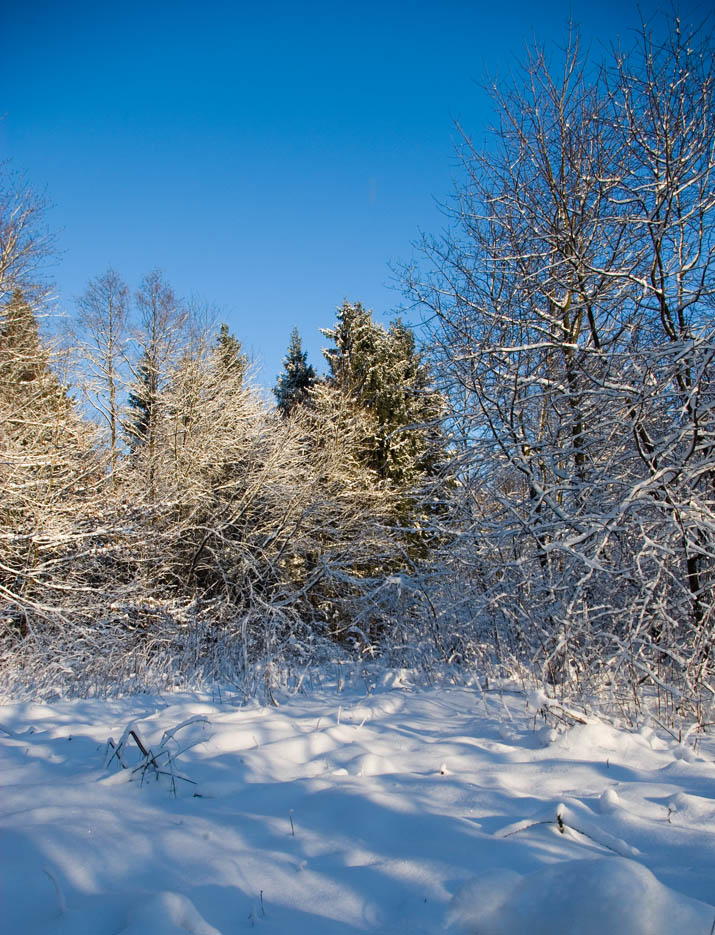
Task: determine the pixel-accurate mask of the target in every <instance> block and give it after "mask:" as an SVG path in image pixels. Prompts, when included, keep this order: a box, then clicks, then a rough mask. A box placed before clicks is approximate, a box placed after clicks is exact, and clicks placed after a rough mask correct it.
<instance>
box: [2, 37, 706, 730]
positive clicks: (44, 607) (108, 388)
mask: <svg viewBox="0 0 715 935" xmlns="http://www.w3.org/2000/svg"><path fill="white" fill-rule="evenodd" d="M658 29H660V27H659V26H658ZM714 89H715V68H714V65H713V45H712V40H711V36H710V34H708V33H706V32H705V31H704V30H686V29H684V28H683V27H682V26H681V24H680V22H678V21H676V22H675V24H674V26H673V28H672V29H669V30H662V29H661V30H660V32H658V30H657V29H656V30H655V31H652V32H651V31H649V30H648V29H647V28H645V27H644V28H643V30H642V32H641V34H640V36H639V37H638V39H637V41H636V44H635V45H634V46H633V47H632V48H629V49H627V50H623V49H618V48H617V49H616V50H615V51H614V53H613V55H612V56H611V57H610V58H607V59H605V60H604V61H602V62H598V63H594V62H591V61H589V60H588V59H587V57H585V56H583V55H582V54H581V52H580V50H579V47H578V43H577V41H576V40H575V38H574V37H573V36H572V39H571V42H570V44H569V46H568V47H567V48H566V49H565V50H564V51H562V52H559V53H558V54H555V55H554V61H550V60H549V59H548V58H547V56H546V54H545V53H544V52H543V51H541V50H536V51H534V52H533V53H532V54H531V56H530V57H529V58H528V60H527V61H526V63H525V66H524V70H523V73H522V74H521V75H520V76H516V77H515V78H514V79H513V81H512V83H511V84H510V85H509V86H503V85H502V86H499V87H498V88H495V90H494V102H495V108H496V113H497V125H496V128H495V131H494V133H493V135H492V137H491V138H490V139H489V140H488V141H487V143H486V145H485V147H484V148H478V147H476V146H475V145H474V144H473V143H472V141H471V140H470V139H469V137H468V136H466V134H465V135H464V138H463V146H462V148H461V150H460V155H461V161H462V170H463V176H462V178H463V182H462V184H461V185H460V186H458V188H457V190H456V194H455V197H454V199H453V201H452V202H451V205H450V207H449V213H450V219H451V223H450V225H449V227H448V229H447V232H446V233H445V234H444V235H443V236H442V237H436V238H429V237H426V238H424V240H423V241H422V243H421V245H420V246H421V250H422V259H421V260H420V261H419V262H418V263H417V262H416V263H415V264H414V265H412V266H409V267H408V268H406V269H405V270H404V286H405V292H406V295H407V296H408V298H409V299H410V300H411V301H412V302H413V303H414V307H415V308H417V309H420V310H421V313H422V315H423V317H424V319H425V327H424V329H423V331H422V332H421V335H422V343H421V346H420V347H417V346H416V344H415V338H414V335H413V332H412V331H411V330H410V329H409V328H407V327H405V326H404V325H403V324H402V323H401V322H400V321H399V320H397V321H395V322H394V323H393V324H392V325H391V326H390V327H389V328H383V327H382V326H379V325H377V324H376V323H375V322H374V321H373V320H372V317H371V315H370V313H369V312H368V311H366V310H365V309H363V308H362V307H361V306H360V305H350V304H345V305H344V306H343V307H342V308H341V309H340V310H339V312H338V316H337V320H336V322H335V323H334V325H333V327H331V328H327V329H326V331H325V335H326V337H327V338H328V340H329V342H330V344H331V347H330V348H329V350H328V351H327V352H326V357H327V362H328V368H329V369H328V374H327V376H326V377H325V378H322V379H318V378H317V377H316V374H315V371H314V369H313V368H312V367H311V366H310V365H309V364H308V362H307V358H306V355H305V354H304V352H303V350H302V347H301V344H300V338H299V336H298V334H297V332H294V334H293V336H292V338H291V342H290V346H289V350H288V354H287V356H286V361H285V369H284V372H283V373H282V374H281V377H280V378H279V381H278V383H277V385H276V388H275V395H276V401H277V406H275V407H272V406H269V405H267V404H266V402H265V401H264V400H263V399H262V398H261V397H260V395H259V394H257V392H256V390H255V389H254V388H252V386H251V384H250V378H249V370H250V368H248V362H247V361H246V359H245V356H244V355H243V353H242V351H241V347H240V344H239V342H238V341H237V340H236V338H235V337H233V336H232V335H231V334H230V333H229V332H228V329H226V328H225V327H224V328H221V329H219V330H218V331H215V330H213V331H212V330H211V329H208V330H207V329H206V328H205V327H202V326H200V324H199V321H198V316H197V315H196V314H191V313H190V310H188V309H186V308H184V306H183V305H182V303H180V302H178V301H177V300H176V298H175V297H174V296H173V294H172V292H171V290H170V289H169V288H168V286H167V285H166V283H164V282H163V280H162V278H161V276H160V275H159V274H157V273H153V274H150V275H149V276H148V277H147V278H146V279H145V280H144V282H143V283H142V284H141V285H140V286H139V288H138V290H137V292H136V294H135V297H134V299H133V300H132V302H131V303H129V292H128V290H127V288H126V287H125V286H124V284H123V283H122V282H121V280H120V279H119V277H117V276H116V274H114V273H112V272H111V271H110V272H108V273H107V274H105V275H104V276H102V277H100V278H99V279H97V280H95V281H93V282H92V283H91V284H90V286H89V288H88V290H87V293H86V294H85V296H84V297H83V299H82V300H81V302H80V307H79V313H80V314H79V318H78V328H79V330H78V332H77V340H76V341H75V344H81V345H82V347H83V348H84V361H85V363H84V371H85V379H84V380H83V381H82V383H81V385H82V386H83V387H84V392H85V394H86V398H87V400H89V401H90V402H91V403H92V405H93V406H94V407H95V408H96V410H97V412H98V414H99V418H100V420H101V421H102V424H103V429H104V435H103V439H104V441H102V442H100V441H99V438H98V435H97V429H96V427H93V425H92V423H90V422H89V421H88V420H86V419H83V418H80V415H79V409H78V407H77V406H76V405H74V404H73V403H72V402H71V400H70V398H69V396H68V391H67V389H66V380H65V378H64V377H63V378H60V377H59V376H58V373H59V370H58V369H57V367H56V366H51V365H50V361H49V358H48V352H47V350H46V348H45V347H44V346H43V344H42V342H41V341H40V340H39V337H38V333H37V318H38V316H39V315H40V314H41V313H42V308H43V306H42V301H41V296H40V295H39V293H38V290H37V288H36V286H35V285H34V283H35V279H34V278H33V275H32V271H33V265H34V261H35V259H37V258H38V257H39V256H40V255H41V253H42V251H43V249H44V247H45V245H44V243H43V240H42V238H38V236H37V231H38V229H39V228H38V226H37V224H36V221H37V210H36V209H37V206H36V203H35V202H34V201H33V200H32V199H31V198H30V197H29V196H28V194H27V193H26V192H23V191H15V192H14V193H9V194H8V195H7V197H6V201H5V207H4V208H3V213H2V220H1V222H0V226H1V231H0V233H1V234H2V243H3V257H4V259H3V261H2V262H3V265H2V267H0V273H1V275H2V277H3V278H2V280H0V284H1V286H2V292H1V293H0V298H2V309H3V312H2V315H3V320H2V331H1V332H0V335H1V337H2V343H1V344H0V367H2V374H3V380H2V388H0V405H1V406H2V412H1V414H0V432H1V433H2V434H1V435H0V438H1V439H2V445H3V460H2V471H3V474H2V480H1V482H0V483H1V484H2V487H1V489H2V498H3V502H2V524H3V525H2V533H1V534H2V536H3V542H4V543H6V545H5V546H4V547H3V557H2V563H1V566H0V595H1V599H2V602H3V614H4V617H3V641H4V642H3V646H4V650H3V651H4V663H3V665H4V668H5V669H6V670H7V671H10V670H12V671H17V670H18V668H23V667H24V669H25V671H27V670H28V667H29V668H32V667H33V666H34V667H35V668H34V669H33V671H36V670H37V667H38V665H39V664H40V663H39V660H42V665H43V666H48V667H49V670H50V671H52V672H53V673H54V674H55V675H56V676H57V677H58V678H63V677H64V675H63V673H68V679H69V680H70V681H71V678H79V676H80V675H82V677H83V678H85V679H86V674H87V673H89V672H94V671H96V672H97V673H98V676H97V677H98V679H99V678H100V674H101V678H105V677H106V675H107V673H111V677H112V678H122V679H127V678H130V677H131V678H136V679H137V682H138V683H141V681H142V679H144V678H145V677H146V673H149V672H160V671H161V672H164V673H165V674H166V675H167V678H168V677H170V676H171V673H177V672H179V673H180V672H189V671H191V672H193V673H194V674H196V673H199V674H200V673H203V674H204V675H206V677H232V676H235V675H236V674H237V673H240V672H247V671H248V669H249V668H250V666H251V664H252V663H253V661H254V660H256V659H262V660H264V661H265V662H267V664H269V665H270V663H271V661H275V660H278V659H280V660H282V661H285V660H287V659H292V660H293V661H294V662H298V661H300V660H304V661H305V662H306V664H308V663H310V662H311V661H315V660H316V659H318V658H321V654H322V655H323V656H324V655H326V654H327V655H330V653H331V652H333V651H334V650H335V651H337V650H339V651H345V652H348V651H350V652H357V653H360V654H378V653H382V654H388V655H391V656H392V658H393V659H395V660H400V661H404V662H415V661H418V660H422V661H427V662H430V663H434V662H435V661H439V662H440V663H448V664H459V665H461V666H462V667H463V668H467V669H471V670H472V671H474V670H477V671H479V672H482V673H483V672H485V671H500V672H502V673H504V672H511V673H512V674H514V673H524V674H528V675H529V676H531V677H533V676H537V677H539V678H542V679H543V680H544V681H545V682H547V683H548V684H550V685H552V686H558V687H559V689H560V690H563V691H581V692H599V691H602V690H604V689H607V690H608V691H610V692H611V693H612V695H613V698H614V700H615V701H617V702H618V703H620V704H622V705H623V706H624V707H628V708H632V707H633V705H634V704H635V705H636V706H638V705H640V704H644V703H645V702H646V700H647V699H648V698H650V697H652V698H654V699H655V701H656V707H655V708H654V709H653V711H654V712H655V714H656V716H661V717H663V718H665V719H666V720H667V721H668V722H669V723H672V722H674V721H676V720H677V719H678V718H680V717H687V718H691V717H695V718H696V719H697V720H698V722H699V723H701V724H704V723H707V722H708V721H709V720H712V704H713V697H714V696H715V690H714V685H713V678H714V676H715V673H714V664H713V649H712V646H713V637H714V636H715V610H714V602H713V584H714V581H715V389H714V383H713V375H714V368H715V327H714V320H715V276H714V269H715V262H714V261H715V233H714V231H713V214H714V210H715V113H714V108H713V93H714ZM8 192H9V189H8ZM13 199H14V200H13ZM130 304H131V306H132V308H133V312H132V318H133V321H132V326H131V327H132V329H133V330H130V329H129V316H128V308H129V305H130ZM130 337H131V347H133V348H134V351H133V352H132V353H129V352H128V350H127V348H128V347H129V343H128V342H129V339H130ZM80 339H81V340H80ZM77 385H80V384H79V383H78V384H77ZM23 660H26V662H23ZM162 667H163V668H162ZM70 677H71V678H70ZM171 677H173V676H171Z"/></svg>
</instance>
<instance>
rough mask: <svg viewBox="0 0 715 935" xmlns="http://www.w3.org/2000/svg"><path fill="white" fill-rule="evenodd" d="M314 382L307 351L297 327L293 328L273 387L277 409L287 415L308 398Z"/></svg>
mask: <svg viewBox="0 0 715 935" xmlns="http://www.w3.org/2000/svg"><path fill="white" fill-rule="evenodd" d="M315 382H316V376H315V370H314V369H313V367H312V366H311V365H310V364H309V363H308V352H307V351H304V350H303V346H302V344H301V340H300V335H299V334H298V329H297V328H294V329H293V330H292V331H291V335H290V344H289V346H288V353H287V354H286V356H285V357H284V358H283V373H281V374H280V375H279V377H278V381H277V382H276V385H275V387H274V389H273V395H274V396H275V397H276V400H277V402H278V409H279V410H280V411H281V412H282V413H283V415H285V416H287V415H289V414H290V412H291V411H292V409H293V408H294V407H295V406H297V405H299V404H300V403H304V402H305V401H306V400H307V399H308V396H309V393H310V389H311V387H312V386H314V384H315Z"/></svg>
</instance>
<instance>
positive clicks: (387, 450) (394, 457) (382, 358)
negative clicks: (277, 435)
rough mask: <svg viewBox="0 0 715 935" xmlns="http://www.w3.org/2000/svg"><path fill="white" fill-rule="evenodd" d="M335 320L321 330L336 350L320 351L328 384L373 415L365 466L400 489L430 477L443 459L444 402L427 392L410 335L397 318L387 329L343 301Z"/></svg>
mask: <svg viewBox="0 0 715 935" xmlns="http://www.w3.org/2000/svg"><path fill="white" fill-rule="evenodd" d="M337 319H338V320H337V324H336V326H335V327H334V328H328V329H324V330H323V334H325V335H326V337H328V338H330V339H331V340H332V342H333V344H334V345H335V346H334V347H332V348H329V349H328V350H326V351H324V354H325V357H326V360H327V361H328V365H329V368H330V377H329V382H330V383H331V384H332V385H333V386H334V387H335V388H337V389H338V390H339V391H340V392H342V393H343V394H345V395H346V396H348V397H349V398H350V399H352V400H353V401H354V402H355V403H357V404H358V405H359V406H360V407H362V408H364V409H366V410H367V411H368V412H369V413H370V414H371V416H372V419H373V424H374V427H375V428H374V434H373V436H372V437H371V438H369V439H368V438H366V439H365V451H364V458H365V461H366V463H367V464H368V466H369V467H371V468H372V469H373V470H374V471H375V472H376V473H377V474H378V475H379V476H380V477H381V478H382V479H383V480H386V481H390V482H392V483H394V484H397V485H398V486H402V487H405V486H408V485H410V484H414V483H416V482H418V481H419V479H420V477H421V476H424V475H426V474H434V473H435V472H436V471H437V470H438V462H440V460H441V459H442V458H443V457H444V441H443V439H442V433H441V426H440V417H441V412H442V401H441V397H440V396H439V394H438V393H436V392H435V391H434V390H433V389H431V388H430V379H429V368H428V367H427V365H426V364H425V363H424V362H423V360H422V358H421V356H420V354H419V353H418V351H417V349H416V346H415V340H414V335H413V334H412V332H411V331H410V330H409V328H407V327H405V325H404V324H403V323H402V322H401V321H400V320H399V319H398V320H397V321H395V322H393V323H392V324H391V325H390V327H389V329H385V328H383V327H382V325H379V324H376V323H375V322H374V321H373V319H372V313H371V312H370V311H369V310H367V309H365V308H363V306H362V305H361V304H360V303H359V302H358V303H356V304H350V303H348V302H344V303H343V305H342V307H341V308H340V309H339V310H338V314H337Z"/></svg>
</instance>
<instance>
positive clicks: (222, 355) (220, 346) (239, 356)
mask: <svg viewBox="0 0 715 935" xmlns="http://www.w3.org/2000/svg"><path fill="white" fill-rule="evenodd" d="M216 350H217V352H218V360H219V367H220V368H221V369H222V370H223V371H224V373H227V374H228V373H230V374H231V375H232V376H234V375H238V376H240V377H241V378H243V377H244V376H245V375H246V371H247V370H248V357H246V355H245V354H244V353H243V348H242V347H241V342H240V341H239V340H238V338H237V337H236V336H235V335H233V334H231V332H230V331H229V330H228V325H227V324H226V323H224V324H222V325H221V327H220V328H219V332H218V335H217V336H216Z"/></svg>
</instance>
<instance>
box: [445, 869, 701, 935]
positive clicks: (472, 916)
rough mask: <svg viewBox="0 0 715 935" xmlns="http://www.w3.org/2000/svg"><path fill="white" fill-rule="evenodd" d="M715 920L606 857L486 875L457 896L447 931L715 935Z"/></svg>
mask: <svg viewBox="0 0 715 935" xmlns="http://www.w3.org/2000/svg"><path fill="white" fill-rule="evenodd" d="M713 918H715V909H714V908H713V907H712V906H708V905H707V904H706V903H701V902H698V901H697V900H694V899H689V898H688V897H686V896H682V895H680V894H679V893H676V892H674V891H673V890H671V889H669V888H668V887H667V886H663V884H662V883H660V882H659V881H658V880H657V879H656V878H655V877H654V876H653V874H652V873H651V872H650V870H648V869H647V868H646V867H644V866H642V865H641V864H639V863H636V862H635V861H633V860H628V859H626V858H623V857H606V858H598V859H594V860H574V861H562V862H560V863H557V864H554V865H552V866H550V867H546V868H545V869H543V870H537V871H535V872H534V873H529V874H526V875H525V876H521V875H520V874H518V873H515V872H514V871H511V870H503V871H499V870H491V871H488V872H486V873H483V874H481V875H480V876H478V877H476V878H475V879H474V880H471V881H470V882H469V883H467V884H465V885H464V886H463V887H462V888H461V889H460V891H459V892H458V893H457V895H456V896H455V897H454V899H453V900H452V904H451V908H450V912H449V916H448V924H449V925H450V926H456V927H457V928H460V929H461V930H462V931H464V932H465V933H469V935H524V932H529V935H574V933H575V932H578V933H579V935H604V932H607V933H608V935H681V933H686V932H687V933H688V935H710V930H711V925H712V923H713Z"/></svg>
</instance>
